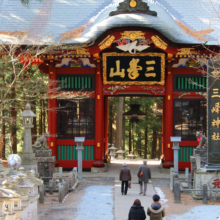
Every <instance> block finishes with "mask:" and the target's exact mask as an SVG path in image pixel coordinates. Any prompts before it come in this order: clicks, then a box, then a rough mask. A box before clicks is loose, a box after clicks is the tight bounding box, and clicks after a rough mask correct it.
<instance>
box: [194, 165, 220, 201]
mask: <svg viewBox="0 0 220 220" xmlns="http://www.w3.org/2000/svg"><path fill="white" fill-rule="evenodd" d="M219 171H220V170H216V171H209V170H207V169H205V168H201V169H199V170H196V171H195V172H194V182H193V189H200V190H201V191H193V192H192V196H193V198H194V199H202V195H203V191H202V189H203V185H204V184H206V185H207V186H208V190H220V172H219ZM208 199H220V191H219V192H213V191H208Z"/></svg>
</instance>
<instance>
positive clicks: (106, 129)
mask: <svg viewBox="0 0 220 220" xmlns="http://www.w3.org/2000/svg"><path fill="white" fill-rule="evenodd" d="M104 101H105V108H104V120H105V149H104V156H105V155H106V153H107V152H108V96H105V98H104Z"/></svg>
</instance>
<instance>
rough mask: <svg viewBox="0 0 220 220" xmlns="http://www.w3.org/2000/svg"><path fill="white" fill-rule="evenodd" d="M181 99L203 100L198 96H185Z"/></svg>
mask: <svg viewBox="0 0 220 220" xmlns="http://www.w3.org/2000/svg"><path fill="white" fill-rule="evenodd" d="M183 99H203V98H202V97H198V96H187V97H183Z"/></svg>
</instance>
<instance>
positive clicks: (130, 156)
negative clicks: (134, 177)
mask: <svg viewBox="0 0 220 220" xmlns="http://www.w3.org/2000/svg"><path fill="white" fill-rule="evenodd" d="M127 157H128V158H129V159H134V158H135V155H134V154H133V152H132V151H130V154H128V155H127Z"/></svg>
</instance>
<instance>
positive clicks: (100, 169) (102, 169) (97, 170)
mask: <svg viewBox="0 0 220 220" xmlns="http://www.w3.org/2000/svg"><path fill="white" fill-rule="evenodd" d="M102 172H107V165H105V166H104V167H92V168H91V173H102Z"/></svg>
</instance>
